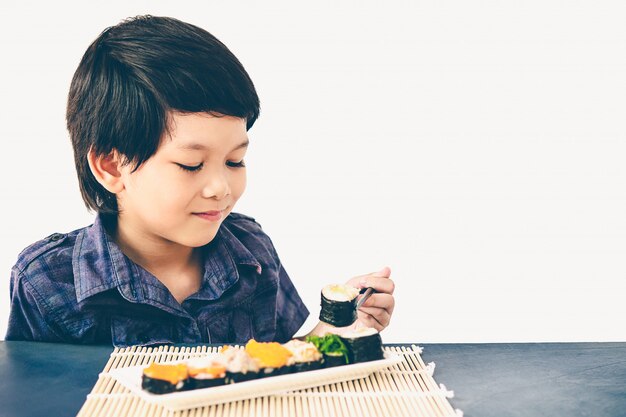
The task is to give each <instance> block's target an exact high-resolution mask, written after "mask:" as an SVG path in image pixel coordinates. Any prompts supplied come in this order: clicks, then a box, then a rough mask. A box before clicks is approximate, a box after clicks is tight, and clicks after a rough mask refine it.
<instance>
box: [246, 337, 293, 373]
mask: <svg viewBox="0 0 626 417" xmlns="http://www.w3.org/2000/svg"><path fill="white" fill-rule="evenodd" d="M245 350H246V353H247V354H248V355H250V357H252V358H253V359H254V360H256V361H257V363H258V365H259V368H260V369H259V376H260V377H262V378H263V377H267V376H276V375H283V374H286V373H289V372H290V368H289V366H287V361H288V360H289V358H290V357H291V356H292V353H291V352H290V351H289V350H288V349H286V348H285V347H283V346H282V345H281V344H280V343H278V342H257V341H256V340H254V339H251V340H249V341H248V343H246V347H245Z"/></svg>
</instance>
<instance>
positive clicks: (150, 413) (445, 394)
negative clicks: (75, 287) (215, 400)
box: [77, 345, 463, 417]
mask: <svg viewBox="0 0 626 417" xmlns="http://www.w3.org/2000/svg"><path fill="white" fill-rule="evenodd" d="M384 349H385V351H387V352H392V353H395V354H400V355H402V357H403V359H404V360H403V361H402V362H400V363H398V364H396V365H394V366H393V367H391V368H387V369H385V370H382V371H377V372H374V373H372V374H371V375H369V376H368V377H366V378H361V379H355V380H351V381H345V382H339V383H335V384H328V385H323V386H318V387H314V388H307V389H303V390H299V391H291V392H286V393H282V394H275V395H270V396H265V397H257V398H250V399H246V400H239V401H235V402H231V403H224V404H215V405H211V406H205V407H200V408H195V409H190V410H183V411H171V410H169V409H167V408H164V407H162V406H160V405H155V404H151V403H148V402H146V401H144V400H142V399H141V398H139V397H138V396H136V395H135V394H132V393H131V392H130V391H129V390H128V389H127V388H125V387H123V386H122V385H120V384H119V383H118V382H116V381H115V380H114V379H113V378H112V377H111V376H109V375H108V374H107V372H108V371H110V370H112V369H116V368H124V367H128V366H138V365H148V364H150V363H151V362H154V361H158V362H161V361H169V360H183V359H187V358H190V357H193V356H201V355H203V354H207V353H212V352H217V348H216V347H207V346H201V347H171V346H159V347H155V348H146V347H137V346H132V347H129V348H115V350H114V351H113V352H112V353H111V357H110V358H109V361H108V362H107V364H106V366H105V367H104V370H103V371H102V373H101V374H100V376H99V377H98V381H97V382H96V384H95V385H94V387H93V389H92V390H91V393H90V394H88V395H87V400H86V401H85V403H84V404H83V407H82V408H81V409H80V411H79V413H78V416H77V417H96V416H97V417H105V416H115V417H118V416H129V417H157V416H158V417H226V416H228V417H249V416H257V417H266V416H267V417H281V416H298V417H300V416H303V417H305V416H325V417H335V416H336V417H348V416H350V417H352V416H355V417H368V416H373V417H374V416H375V417H379V416H380V417H382V416H384V417H393V416H425V417H426V416H428V417H430V416H433V417H443V416H446V417H462V415H463V413H462V412H461V411H460V410H455V409H453V408H452V406H451V405H450V403H449V402H448V398H451V397H452V396H453V392H452V391H448V390H447V389H446V387H445V386H444V385H443V384H440V385H438V384H437V383H436V382H435V380H434V379H433V372H434V369H435V364H434V363H432V362H431V363H429V364H427V365H426V364H424V362H423V361H422V358H421V356H420V354H421V353H422V348H421V347H418V346H416V345H412V346H411V347H404V346H403V347H394V346H385V348H384Z"/></svg>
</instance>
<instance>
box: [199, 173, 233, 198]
mask: <svg viewBox="0 0 626 417" xmlns="http://www.w3.org/2000/svg"><path fill="white" fill-rule="evenodd" d="M229 194H230V185H229V184H228V180H227V179H226V177H225V176H224V175H218V174H213V175H211V176H210V177H209V178H208V179H207V182H206V184H205V185H204V187H203V188H202V197H204V198H214V197H215V198H217V199H218V200H221V199H223V198H225V197H226V196H227V195H229Z"/></svg>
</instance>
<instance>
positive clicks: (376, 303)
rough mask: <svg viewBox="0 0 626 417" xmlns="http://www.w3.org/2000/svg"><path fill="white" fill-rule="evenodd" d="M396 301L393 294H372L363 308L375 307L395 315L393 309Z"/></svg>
mask: <svg viewBox="0 0 626 417" xmlns="http://www.w3.org/2000/svg"><path fill="white" fill-rule="evenodd" d="M395 304H396V301H395V299H394V298H393V295H391V294H382V293H379V294H372V296H371V297H370V298H368V299H367V300H366V301H365V302H364V303H363V305H362V306H361V308H363V307H375V308H382V309H385V310H386V311H387V312H389V314H392V313H393V309H394V307H395Z"/></svg>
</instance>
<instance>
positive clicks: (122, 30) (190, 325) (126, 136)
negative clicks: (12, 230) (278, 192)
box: [6, 16, 393, 346]
mask: <svg viewBox="0 0 626 417" xmlns="http://www.w3.org/2000/svg"><path fill="white" fill-rule="evenodd" d="M258 115H259V99H258V96H257V94H256V91H255V88H254V85H253V83H252V81H251V80H250V77H249V76H248V74H247V73H246V71H245V70H244V68H243V67H242V65H241V64H240V63H239V61H238V60H237V58H236V57H235V56H234V55H233V54H232V53H231V52H230V51H229V50H228V49H227V48H226V47H225V46H224V45H223V44H222V43H221V42H220V41H219V40H217V39H216V38H215V37H213V36H212V35H211V34H210V33H208V32H206V31H204V30H203V29H200V28H198V27H196V26H193V25H190V24H187V23H184V22H181V21H178V20H176V19H172V18H164V17H152V16H143V17H137V18H134V19H129V20H126V21H124V22H122V23H120V24H118V25H117V26H114V27H110V28H108V29H106V30H105V31H104V32H103V33H102V34H101V35H100V36H99V37H98V38H97V39H96V40H95V41H94V42H93V43H92V44H91V45H90V46H89V48H88V49H87V51H86V52H85V55H84V56H83V58H82V60H81V62H80V64H79V66H78V69H77V70H76V73H75V74H74V78H73V80H72V83H71V86H70V92H69V97H68V105H67V126H68V130H69V133H70V137H71V140H72V145H73V148H74V157H75V164H76V170H77V173H78V178H79V183H80V189H81V193H82V196H83V199H84V201H85V203H86V205H87V207H88V208H89V209H91V210H95V211H96V212H97V217H96V220H95V222H94V223H93V224H92V225H91V226H89V227H85V228H82V229H78V230H75V231H73V232H71V233H68V234H58V233H55V234H53V235H51V236H49V237H48V238H46V239H43V240H41V241H39V242H36V243H34V244H33V245H31V246H29V247H28V248H26V249H25V250H24V251H23V252H22V253H21V254H20V256H19V259H18V262H17V263H16V265H15V266H14V268H13V270H12V276H11V312H10V317H9V327H8V332H7V335H6V339H7V340H40V341H52V342H69V343H107V344H108V343H112V344H113V345H116V346H127V345H137V344H139V345H151V344H160V343H198V342H208V343H234V342H238V343H243V342H246V341H247V340H249V339H251V338H255V339H256V340H260V341H270V340H276V341H280V342H284V341H287V340H289V339H290V338H292V337H293V335H294V333H295V332H296V331H297V330H298V329H299V328H300V327H301V325H302V324H303V323H304V321H305V319H306V318H307V316H308V314H309V312H308V310H307V308H306V307H305V305H304V304H303V302H302V300H301V299H300V297H299V295H298V293H297V291H296V289H295V288H294V286H293V284H292V282H291V280H290V279H289V277H288V275H287V273H286V272H285V270H284V268H283V267H282V265H281V263H280V260H279V258H278V254H277V253H276V250H275V248H274V246H273V244H272V242H271V240H270V238H269V237H268V236H267V235H266V234H265V233H264V232H263V230H262V229H261V227H260V225H259V224H258V223H256V221H255V220H254V219H253V218H251V217H248V216H245V215H242V214H237V213H234V212H233V211H232V210H233V207H234V205H235V204H236V202H237V200H238V199H239V197H240V196H241V195H242V193H243V192H244V189H245V184H246V173H245V163H244V161H243V158H244V155H245V152H246V148H247V146H248V143H249V139H248V137H247V131H248V130H249V129H250V128H251V127H252V125H253V124H254V122H255V120H256V119H257V117H258ZM388 277H389V270H388V269H387V268H386V269H384V270H383V271H381V273H379V274H378V276H375V275H373V274H369V275H365V276H361V277H355V278H353V279H352V280H350V283H352V284H353V285H355V286H372V287H374V288H375V289H377V290H378V291H379V294H375V296H372V297H371V298H370V299H369V300H368V302H367V303H365V304H364V307H363V308H362V310H361V311H360V312H359V319H360V320H359V322H360V323H363V324H366V325H369V326H374V327H377V328H378V329H379V330H382V328H384V327H385V326H387V324H388V323H389V319H390V315H391V313H392V311H393V296H392V295H391V294H392V292H393V282H392V281H391V280H389V279H388ZM325 330H326V328H325V325H323V324H321V323H320V324H318V325H317V326H316V327H315V329H313V330H312V332H311V333H314V334H321V333H323V332H325Z"/></svg>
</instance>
